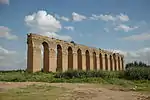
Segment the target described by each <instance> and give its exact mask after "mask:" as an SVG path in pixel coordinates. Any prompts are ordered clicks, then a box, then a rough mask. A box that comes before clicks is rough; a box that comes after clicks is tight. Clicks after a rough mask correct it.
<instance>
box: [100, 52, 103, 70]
mask: <svg viewBox="0 0 150 100" xmlns="http://www.w3.org/2000/svg"><path fill="white" fill-rule="evenodd" d="M99 61H100V64H99V65H100V69H101V70H103V58H102V54H101V53H100V54H99Z"/></svg>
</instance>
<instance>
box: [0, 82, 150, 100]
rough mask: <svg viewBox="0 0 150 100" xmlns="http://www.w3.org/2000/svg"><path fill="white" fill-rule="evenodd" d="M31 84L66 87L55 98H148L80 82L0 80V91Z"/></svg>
mask: <svg viewBox="0 0 150 100" xmlns="http://www.w3.org/2000/svg"><path fill="white" fill-rule="evenodd" d="M33 84H38V85H50V86H55V87H59V88H62V87H63V88H66V89H67V91H65V92H64V93H63V94H61V95H59V96H58V98H57V99H55V100H150V94H149V93H141V92H135V91H131V90H129V89H125V88H122V87H119V86H113V85H99V84H81V83H40V82H17V83H16V82H15V83H13V82H12V83H11V82H0V92H3V91H7V90H8V89H12V88H20V87H26V86H27V85H33ZM50 100H51V99H50Z"/></svg>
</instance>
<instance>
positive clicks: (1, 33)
mask: <svg viewBox="0 0 150 100" xmlns="http://www.w3.org/2000/svg"><path fill="white" fill-rule="evenodd" d="M0 37H1V38H6V39H8V40H16V39H17V38H18V37H17V36H16V35H13V34H11V30H10V29H9V28H8V27H5V26H0Z"/></svg>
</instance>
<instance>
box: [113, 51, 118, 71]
mask: <svg viewBox="0 0 150 100" xmlns="http://www.w3.org/2000/svg"><path fill="white" fill-rule="evenodd" d="M113 59H114V67H115V71H116V70H117V63H116V55H115V54H113Z"/></svg>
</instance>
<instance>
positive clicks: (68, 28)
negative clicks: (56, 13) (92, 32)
mask: <svg viewBox="0 0 150 100" xmlns="http://www.w3.org/2000/svg"><path fill="white" fill-rule="evenodd" d="M64 28H65V29H67V30H71V31H74V27H73V26H65V27H64Z"/></svg>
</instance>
